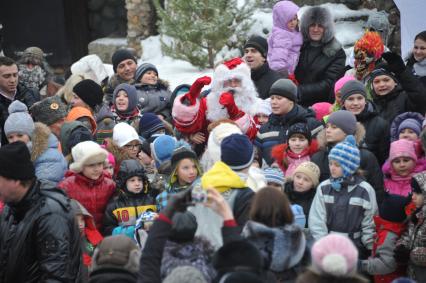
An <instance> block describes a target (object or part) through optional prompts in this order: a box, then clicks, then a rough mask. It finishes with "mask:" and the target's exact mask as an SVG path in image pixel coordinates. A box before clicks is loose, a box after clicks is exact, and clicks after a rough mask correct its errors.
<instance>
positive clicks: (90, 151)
mask: <svg viewBox="0 0 426 283" xmlns="http://www.w3.org/2000/svg"><path fill="white" fill-rule="evenodd" d="M71 155H72V158H73V160H74V162H73V163H71V165H70V170H71V171H74V172H76V173H80V172H81V171H83V166H85V165H90V164H96V163H100V162H106V158H107V156H108V152H107V151H106V150H105V149H103V148H102V147H101V146H100V145H99V144H97V143H95V142H93V141H84V142H80V143H78V144H77V145H76V146H74V147H73V148H72V150H71Z"/></svg>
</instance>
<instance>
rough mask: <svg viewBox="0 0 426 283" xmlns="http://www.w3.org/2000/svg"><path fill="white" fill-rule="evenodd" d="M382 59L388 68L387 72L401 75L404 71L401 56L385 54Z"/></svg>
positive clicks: (391, 53) (390, 53)
mask: <svg viewBox="0 0 426 283" xmlns="http://www.w3.org/2000/svg"><path fill="white" fill-rule="evenodd" d="M382 58H383V59H385V60H386V62H387V63H388V66H389V70H390V71H392V72H394V73H395V74H401V73H402V72H404V71H405V64H404V61H403V60H402V58H401V56H399V55H398V54H396V53H393V52H385V53H383V55H382Z"/></svg>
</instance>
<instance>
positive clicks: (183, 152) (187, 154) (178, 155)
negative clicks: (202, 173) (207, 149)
mask: <svg viewBox="0 0 426 283" xmlns="http://www.w3.org/2000/svg"><path fill="white" fill-rule="evenodd" d="M185 158H189V159H193V160H197V155H196V154H195V152H193V151H192V150H191V149H189V148H186V147H185V146H181V147H179V148H177V149H175V150H173V153H172V158H171V162H172V168H176V166H177V165H178V163H179V161H181V160H182V159H185ZM172 170H173V169H172Z"/></svg>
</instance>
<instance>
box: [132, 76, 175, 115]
mask: <svg viewBox="0 0 426 283" xmlns="http://www.w3.org/2000/svg"><path fill="white" fill-rule="evenodd" d="M135 87H136V89H137V94H138V108H139V109H140V111H141V114H144V113H148V112H152V113H155V114H157V115H162V116H163V117H164V118H165V119H166V120H167V121H169V122H171V112H172V110H171V108H172V105H171V103H170V97H171V95H172V93H171V91H170V90H169V89H168V85H167V83H165V82H164V81H161V80H160V81H159V82H158V83H157V84H156V85H147V84H136V85H135Z"/></svg>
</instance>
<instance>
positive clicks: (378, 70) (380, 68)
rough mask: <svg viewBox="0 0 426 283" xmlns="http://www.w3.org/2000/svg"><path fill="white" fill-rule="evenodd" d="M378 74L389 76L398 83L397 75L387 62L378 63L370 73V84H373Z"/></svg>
mask: <svg viewBox="0 0 426 283" xmlns="http://www.w3.org/2000/svg"><path fill="white" fill-rule="evenodd" d="M378 76H388V77H390V78H391V79H393V80H394V81H395V82H396V83H398V79H397V78H396V75H395V74H394V73H393V72H392V71H391V70H389V65H388V64H386V63H380V64H377V65H376V67H375V68H374V70H373V71H372V72H371V73H370V79H369V80H368V82H369V84H372V83H373V80H374V79H375V78H376V77H378Z"/></svg>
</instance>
